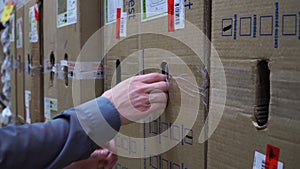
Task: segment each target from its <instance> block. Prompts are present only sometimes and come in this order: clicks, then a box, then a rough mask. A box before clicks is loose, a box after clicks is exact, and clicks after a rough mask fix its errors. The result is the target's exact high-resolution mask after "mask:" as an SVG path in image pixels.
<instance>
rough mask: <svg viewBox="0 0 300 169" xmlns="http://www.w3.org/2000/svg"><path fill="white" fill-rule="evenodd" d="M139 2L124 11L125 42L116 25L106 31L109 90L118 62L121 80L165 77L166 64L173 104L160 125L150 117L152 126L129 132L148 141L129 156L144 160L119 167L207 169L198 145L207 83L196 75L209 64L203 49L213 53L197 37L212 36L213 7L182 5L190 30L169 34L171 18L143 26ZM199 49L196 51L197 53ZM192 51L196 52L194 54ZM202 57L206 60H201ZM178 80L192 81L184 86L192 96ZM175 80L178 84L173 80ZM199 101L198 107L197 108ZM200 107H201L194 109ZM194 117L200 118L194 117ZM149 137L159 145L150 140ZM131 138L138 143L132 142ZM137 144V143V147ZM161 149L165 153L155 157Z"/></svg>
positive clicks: (193, 3) (128, 4) (128, 3)
mask: <svg viewBox="0 0 300 169" xmlns="http://www.w3.org/2000/svg"><path fill="white" fill-rule="evenodd" d="M140 2H141V1H132V0H130V1H129V0H128V1H125V2H124V5H123V7H124V8H125V12H126V13H127V15H128V16H127V37H126V38H124V37H121V38H120V40H119V39H118V38H117V36H116V32H117V28H118V26H116V23H112V24H109V25H107V26H106V27H105V28H106V30H105V34H104V37H105V38H104V39H105V41H104V42H107V43H106V44H105V45H104V46H105V51H108V52H107V55H106V69H105V70H106V72H105V74H106V76H105V85H110V84H115V82H116V81H117V78H118V76H117V72H119V71H115V70H116V61H117V60H118V59H119V60H120V63H121V64H120V65H121V77H122V78H121V79H122V80H124V79H125V78H128V77H131V76H132V75H135V74H143V73H150V72H161V64H162V62H167V63H168V65H169V73H170V74H171V75H172V76H174V79H172V80H171V84H170V85H171V89H170V100H169V105H168V108H167V109H166V111H165V112H164V114H163V115H162V116H161V117H160V118H158V119H156V120H154V118H152V119H151V118H150V119H149V118H147V119H146V120H149V121H152V120H154V121H152V122H150V123H147V122H146V123H145V124H144V125H143V126H140V127H136V128H138V131H137V130H136V129H135V130H134V129H131V131H130V130H129V131H128V132H127V133H125V134H127V135H129V136H130V135H131V134H132V133H134V132H139V133H140V134H139V135H140V136H141V138H143V139H144V141H145V142H144V144H143V146H142V148H141V147H139V146H137V148H138V149H139V151H137V152H131V154H130V153H129V156H131V157H133V156H139V155H140V158H141V161H140V162H139V161H135V160H134V159H133V158H132V159H131V160H128V159H126V158H125V159H126V160H124V161H123V160H122V161H121V162H120V163H121V164H120V165H121V166H130V167H128V168H166V167H167V168H205V166H206V144H205V143H198V138H199V135H200V132H201V128H202V127H203V124H204V117H205V113H204V107H203V105H202V103H201V102H200V98H199V97H200V96H199V93H200V89H199V87H200V86H201V84H202V83H203V79H202V77H201V73H200V72H198V71H199V70H201V69H202V68H203V67H204V63H205V62H206V61H205V59H208V55H207V53H205V50H204V49H209V48H207V46H206V45H205V38H204V37H197V36H196V35H197V34H201V33H199V32H200V31H199V29H200V30H201V31H202V32H204V34H209V31H210V27H209V26H208V27H207V25H206V24H207V23H206V22H207V20H206V17H209V15H205V11H206V10H208V9H209V4H208V3H207V2H204V1H203V2H202V1H201V2H199V1H197V2H196V1H187V2H184V3H185V4H184V6H185V18H186V20H187V21H189V25H188V26H186V27H185V29H182V30H175V32H168V17H167V16H164V17H161V18H157V19H154V20H149V21H143V22H141V21H140V20H141V17H143V15H142V16H141V15H138V14H139V13H140V11H141V10H140V9H141V4H140ZM148 2H150V1H148ZM166 2H167V1H166ZM121 6H122V5H121ZM137 9H138V10H137ZM133 11H135V13H134V12H133ZM121 22H122V21H121ZM121 27H122V26H121ZM193 31H194V32H193ZM202 35H203V34H202ZM174 37H177V38H178V39H176V38H174ZM185 42H186V43H185ZM195 46H197V47H196V48H194V47H195ZM191 48H192V49H191ZM194 49H196V51H197V53H195V51H193V50H194ZM199 54H200V55H201V56H199V57H200V58H201V59H202V61H201V59H200V58H199V57H198V55H199ZM205 64H207V63H205ZM144 69H145V70H144ZM187 72H190V73H192V77H190V76H189V75H190V74H187V75H186V73H187ZM184 74H185V75H184ZM180 76H183V77H182V79H183V80H184V81H188V83H186V85H187V86H183V87H184V88H185V89H187V90H189V89H191V90H194V91H191V90H189V91H188V92H186V91H185V92H184V91H183V88H181V89H179V87H178V86H177V85H176V84H177V80H178V78H180ZM193 77H194V78H195V79H193ZM175 78H177V79H176V80H175ZM175 81H176V82H175ZM179 81H180V80H179ZM189 81H190V83H189ZM181 82H182V81H181ZM191 84H192V85H191ZM193 85H194V86H193ZM195 86H196V87H195ZM181 87H182V86H181ZM190 92H191V93H190ZM189 94H192V95H195V97H190V96H188V95H189ZM197 100H198V102H197ZM188 102H189V103H188ZM195 102H197V103H196V104H195V105H193V104H194V103H195ZM181 104H183V105H181ZM197 105H199V107H198V108H197V110H195V107H197ZM180 108H182V112H183V114H185V115H183V116H180V117H179V122H178V121H176V122H175V120H176V119H177V116H178V115H179V110H180ZM181 114H182V113H181ZM195 114H196V115H197V114H198V116H196V117H195V116H193V115H195ZM191 119H192V120H191ZM189 120H191V121H189ZM183 121H185V122H188V123H189V125H188V126H185V124H184V122H183ZM193 122H195V124H193ZM172 124H173V125H172ZM190 124H192V125H190ZM167 129H169V130H167ZM122 130H123V129H122ZM122 130H121V132H122ZM164 131H166V132H164ZM151 137H152V138H156V139H157V140H156V141H153V140H152V141H153V142H151V141H148V139H149V138H151ZM132 139H133V140H134V138H132ZM132 142H134V141H132ZM168 144H170V145H172V144H173V145H174V147H172V148H170V149H167V150H169V151H164V147H168V146H169V145H168ZM136 145H139V144H138V143H136ZM140 148H141V149H140ZM160 150H161V152H162V153H157V154H156V152H160ZM152 153H153V154H152ZM151 154H152V155H151ZM149 156H150V157H149ZM146 157H148V158H146Z"/></svg>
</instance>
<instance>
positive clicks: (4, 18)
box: [1, 2, 15, 22]
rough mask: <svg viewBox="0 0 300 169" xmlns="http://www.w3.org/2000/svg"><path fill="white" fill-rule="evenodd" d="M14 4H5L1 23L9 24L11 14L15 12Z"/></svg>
mask: <svg viewBox="0 0 300 169" xmlns="http://www.w3.org/2000/svg"><path fill="white" fill-rule="evenodd" d="M14 4H15V3H14V2H7V3H6V4H5V7H4V10H3V13H2V18H1V22H7V21H8V20H9V19H10V14H11V13H12V12H13V10H14Z"/></svg>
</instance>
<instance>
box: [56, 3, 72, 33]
mask: <svg viewBox="0 0 300 169" xmlns="http://www.w3.org/2000/svg"><path fill="white" fill-rule="evenodd" d="M56 2H57V27H58V28H61V27H64V26H68V25H72V24H75V23H77V0H57V1H56Z"/></svg>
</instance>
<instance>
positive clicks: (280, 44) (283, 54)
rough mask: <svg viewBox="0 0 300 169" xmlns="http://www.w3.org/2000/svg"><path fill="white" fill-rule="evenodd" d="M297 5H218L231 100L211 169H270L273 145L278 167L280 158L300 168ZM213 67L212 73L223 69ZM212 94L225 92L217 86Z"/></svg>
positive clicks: (211, 151) (219, 44)
mask: <svg viewBox="0 0 300 169" xmlns="http://www.w3.org/2000/svg"><path fill="white" fill-rule="evenodd" d="M296 4H298V1H272V0H269V1H243V2H240V1H222V0H214V1H213V8H212V21H213V23H212V43H213V45H214V47H215V48H216V50H217V52H218V54H219V57H220V59H221V60H222V62H223V66H224V70H225V73H226V81H227V97H226V105H225V109H224V112H223V116H222V119H221V121H220V123H219V125H218V128H217V129H216V131H215V132H214V134H213V135H212V137H211V138H210V139H209V141H208V143H209V147H208V168H252V167H253V166H254V165H257V164H258V163H261V165H263V166H264V165H265V164H262V163H263V162H262V161H268V160H267V158H266V157H265V156H264V155H266V154H270V152H271V151H270V149H268V150H267V147H268V146H267V145H268V144H269V145H272V146H275V147H277V148H279V149H280V153H277V150H276V149H275V148H271V149H272V151H273V154H272V155H273V157H274V159H275V161H277V159H276V158H279V159H278V161H280V162H282V163H283V167H284V168H297V159H299V155H298V153H297V152H298V151H299V150H300V146H299V131H300V130H299V126H300V125H299V122H300V121H299V115H298V113H297V112H298V111H299V104H296V102H295V100H299V97H300V95H299V92H298V89H297V88H296V86H299V83H300V79H299V59H298V57H297V53H298V52H297V51H298V46H299V43H300V41H299V36H298V35H299V29H298V26H299V6H298V5H296ZM211 62H212V70H211V71H213V72H217V70H221V69H223V68H222V67H219V66H216V65H214V63H215V61H214V60H212V61H211ZM216 77H217V76H215V75H214V74H212V75H211V78H214V79H216ZM215 81H216V80H215ZM211 88H212V90H215V91H219V92H224V90H223V89H220V88H217V87H216V86H215V84H214V83H212V86H211ZM217 99H225V98H217ZM211 106H221V105H218V104H217V103H216V102H215V103H214V104H212V105H211ZM260 115H262V116H260ZM260 118H263V120H262V121H259V120H260ZM264 120H266V121H264ZM265 122H267V123H266V124H265ZM259 123H261V124H259ZM262 124H263V125H262ZM275 150H276V151H275ZM257 152H259V153H261V154H263V155H262V157H258V155H257V154H258V153H257ZM255 155H256V156H255ZM278 156H279V157H278ZM267 157H268V156H267ZM276 164H277V162H276ZM270 165H271V163H270ZM279 165H281V164H279V163H278V166H279ZM276 168H277V167H276Z"/></svg>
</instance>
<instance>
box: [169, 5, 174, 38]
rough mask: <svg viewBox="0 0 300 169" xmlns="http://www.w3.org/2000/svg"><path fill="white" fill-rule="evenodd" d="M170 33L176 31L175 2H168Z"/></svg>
mask: <svg viewBox="0 0 300 169" xmlns="http://www.w3.org/2000/svg"><path fill="white" fill-rule="evenodd" d="M168 4H169V5H168V31H169V32H174V31H175V23H174V0H168Z"/></svg>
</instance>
